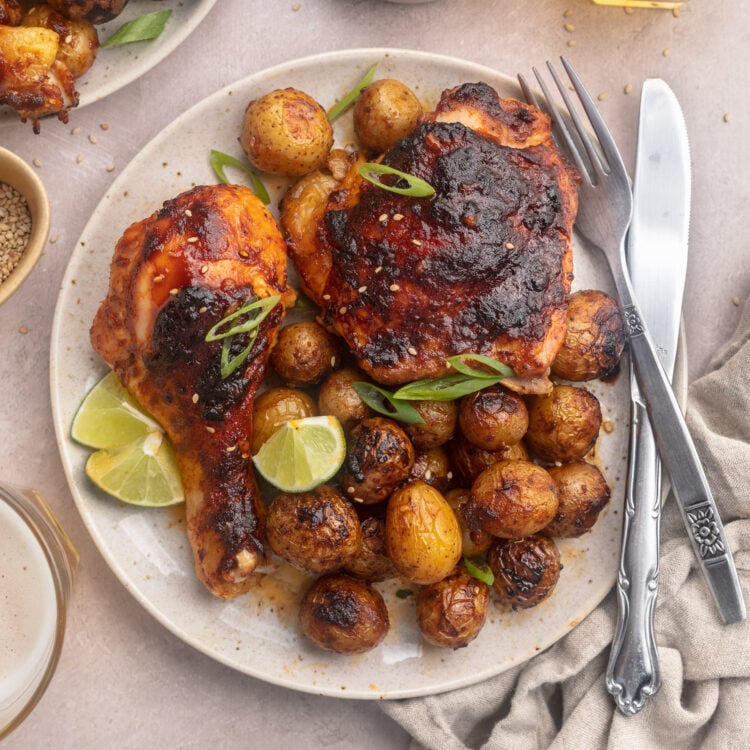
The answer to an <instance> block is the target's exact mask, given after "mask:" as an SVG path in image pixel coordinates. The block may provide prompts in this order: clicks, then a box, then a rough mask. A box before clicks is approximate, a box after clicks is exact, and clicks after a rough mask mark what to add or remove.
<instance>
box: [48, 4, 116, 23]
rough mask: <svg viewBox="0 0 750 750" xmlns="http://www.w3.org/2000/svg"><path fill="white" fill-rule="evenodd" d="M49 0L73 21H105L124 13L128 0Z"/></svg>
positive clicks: (56, 8) (57, 9) (59, 11)
mask: <svg viewBox="0 0 750 750" xmlns="http://www.w3.org/2000/svg"><path fill="white" fill-rule="evenodd" d="M47 2H48V3H49V4H50V5H51V6H52V7H53V8H54V9H55V10H56V11H58V13H61V14H62V15H63V16H65V18H70V19H71V20H72V21H88V22H89V23H104V22H105V21H111V20H112V19H113V18H116V17H117V16H119V15H120V13H122V10H123V8H124V7H125V6H126V5H127V4H128V0H47Z"/></svg>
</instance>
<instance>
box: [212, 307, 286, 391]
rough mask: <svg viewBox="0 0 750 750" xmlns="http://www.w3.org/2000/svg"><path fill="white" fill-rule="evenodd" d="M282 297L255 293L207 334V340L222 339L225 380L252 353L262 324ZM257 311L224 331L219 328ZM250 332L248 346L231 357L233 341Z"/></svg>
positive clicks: (222, 376) (222, 375)
mask: <svg viewBox="0 0 750 750" xmlns="http://www.w3.org/2000/svg"><path fill="white" fill-rule="evenodd" d="M280 299H281V295H279V294H274V295H273V296H271V297H264V298H263V299H258V298H257V297H255V295H253V296H252V297H251V298H250V300H249V301H248V302H247V303H246V304H244V305H243V306H242V307H240V308H239V310H235V311H234V312H233V313H230V314H229V315H226V316H224V317H223V318H222V319H221V320H220V321H219V322H218V323H217V324H216V325H214V326H212V327H211V329H210V330H209V332H208V333H207V334H206V337H205V341H221V342H222V343H221V379H222V380H225V379H226V378H228V377H229V376H230V375H231V374H232V373H233V372H234V371H235V370H236V369H237V368H238V367H239V366H240V365H241V364H242V363H243V362H244V361H245V360H246V359H247V358H248V356H249V355H250V352H251V351H252V348H253V346H255V340H256V339H257V338H258V328H259V327H260V324H261V323H262V322H263V321H264V320H265V319H266V317H267V316H268V313H270V312H271V310H273V308H274V307H276V305H277V304H278V302H279V300H280ZM254 311H255V314H254V315H252V317H250V319H249V320H245V321H242V322H240V323H236V324H235V325H232V326H230V327H229V328H227V329H226V330H224V331H220V330H219V329H221V328H223V327H225V326H227V325H229V324H230V323H232V322H233V321H235V320H237V319H238V318H240V317H242V316H245V315H248V314H251V313H253V312H254ZM248 332H249V333H250V341H249V342H248V344H247V346H246V347H245V348H244V349H243V350H242V351H241V352H240V353H239V354H237V355H235V356H234V357H232V358H231V359H230V357H229V355H230V352H231V349H232V342H233V339H234V337H235V336H237V335H238V334H241V333H248Z"/></svg>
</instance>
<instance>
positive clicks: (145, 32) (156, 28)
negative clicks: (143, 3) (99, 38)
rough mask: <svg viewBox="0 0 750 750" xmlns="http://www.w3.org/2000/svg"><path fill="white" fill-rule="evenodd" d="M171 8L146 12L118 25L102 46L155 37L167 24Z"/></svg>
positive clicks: (143, 40)
mask: <svg viewBox="0 0 750 750" xmlns="http://www.w3.org/2000/svg"><path fill="white" fill-rule="evenodd" d="M171 15H172V11H171V10H157V11H156V12H154V13H146V15H144V16H139V17H138V18H134V19H133V20H132V21H128V22H127V23H124V24H123V25H122V26H120V28H119V29H117V31H115V33H114V34H112V36H111V37H109V39H107V40H106V41H104V42H102V45H101V46H102V47H121V46H122V45H123V44H130V43H131V42H147V41H149V40H150V39H156V37H157V36H159V34H161V32H162V31H164V27H165V26H166V25H167V21H168V20H169V17H170V16H171Z"/></svg>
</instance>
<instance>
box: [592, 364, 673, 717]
mask: <svg viewBox="0 0 750 750" xmlns="http://www.w3.org/2000/svg"><path fill="white" fill-rule="evenodd" d="M630 385H631V393H632V407H631V430H630V461H629V465H628V480H627V489H626V495H625V517H624V519H623V533H622V554H621V557H620V569H619V571H618V576H617V584H616V590H617V604H618V608H617V623H616V625H615V636H614V639H613V641H612V650H611V651H610V655H609V663H608V665H607V674H606V684H607V690H608V691H609V692H610V693H611V694H612V696H613V697H614V699H615V703H616V704H617V707H618V708H619V709H620V710H621V711H622V712H623V713H625V714H635V713H637V712H638V711H640V710H641V709H642V708H643V706H644V705H645V703H646V699H647V698H648V697H649V696H651V695H653V694H654V693H655V692H656V691H657V690H658V689H659V686H660V684H661V672H660V669H659V661H658V656H657V652H656V638H655V636H654V610H655V608H656V595H657V589H658V583H659V527H660V525H661V464H660V463H659V457H658V453H657V451H656V444H655V442H654V438H653V433H652V432H651V425H650V423H649V421H648V416H647V414H646V407H645V405H644V404H643V401H642V398H641V394H640V391H639V390H638V384H637V383H636V381H635V376H634V374H633V372H632V369H631V375H630Z"/></svg>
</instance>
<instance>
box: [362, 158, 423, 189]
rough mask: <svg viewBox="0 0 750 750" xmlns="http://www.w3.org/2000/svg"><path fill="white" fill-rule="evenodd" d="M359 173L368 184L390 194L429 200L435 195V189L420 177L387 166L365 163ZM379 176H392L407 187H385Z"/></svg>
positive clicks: (370, 162)
mask: <svg viewBox="0 0 750 750" xmlns="http://www.w3.org/2000/svg"><path fill="white" fill-rule="evenodd" d="M359 173H360V174H361V175H362V177H364V178H365V179H366V180H367V181H368V182H371V183H372V184H373V185H377V186H378V187H379V188H383V190H388V191H389V192H391V193H398V194H399V195H408V196H409V197H410V198H429V197H430V196H431V195H435V188H434V187H432V185H430V183H429V182H425V181H424V180H423V179H422V178H421V177H415V176H414V175H413V174H407V173H406V172H402V171H401V170H400V169H394V168H393V167H389V166H388V165H387V164H379V163H377V162H372V161H367V162H365V163H364V164H360V166H359ZM381 175H394V176H395V177H398V178H399V180H404V181H405V182H406V183H407V184H408V185H409V187H408V188H400V187H396V185H387V184H386V183H384V182H382V181H381V180H380V176H381Z"/></svg>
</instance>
